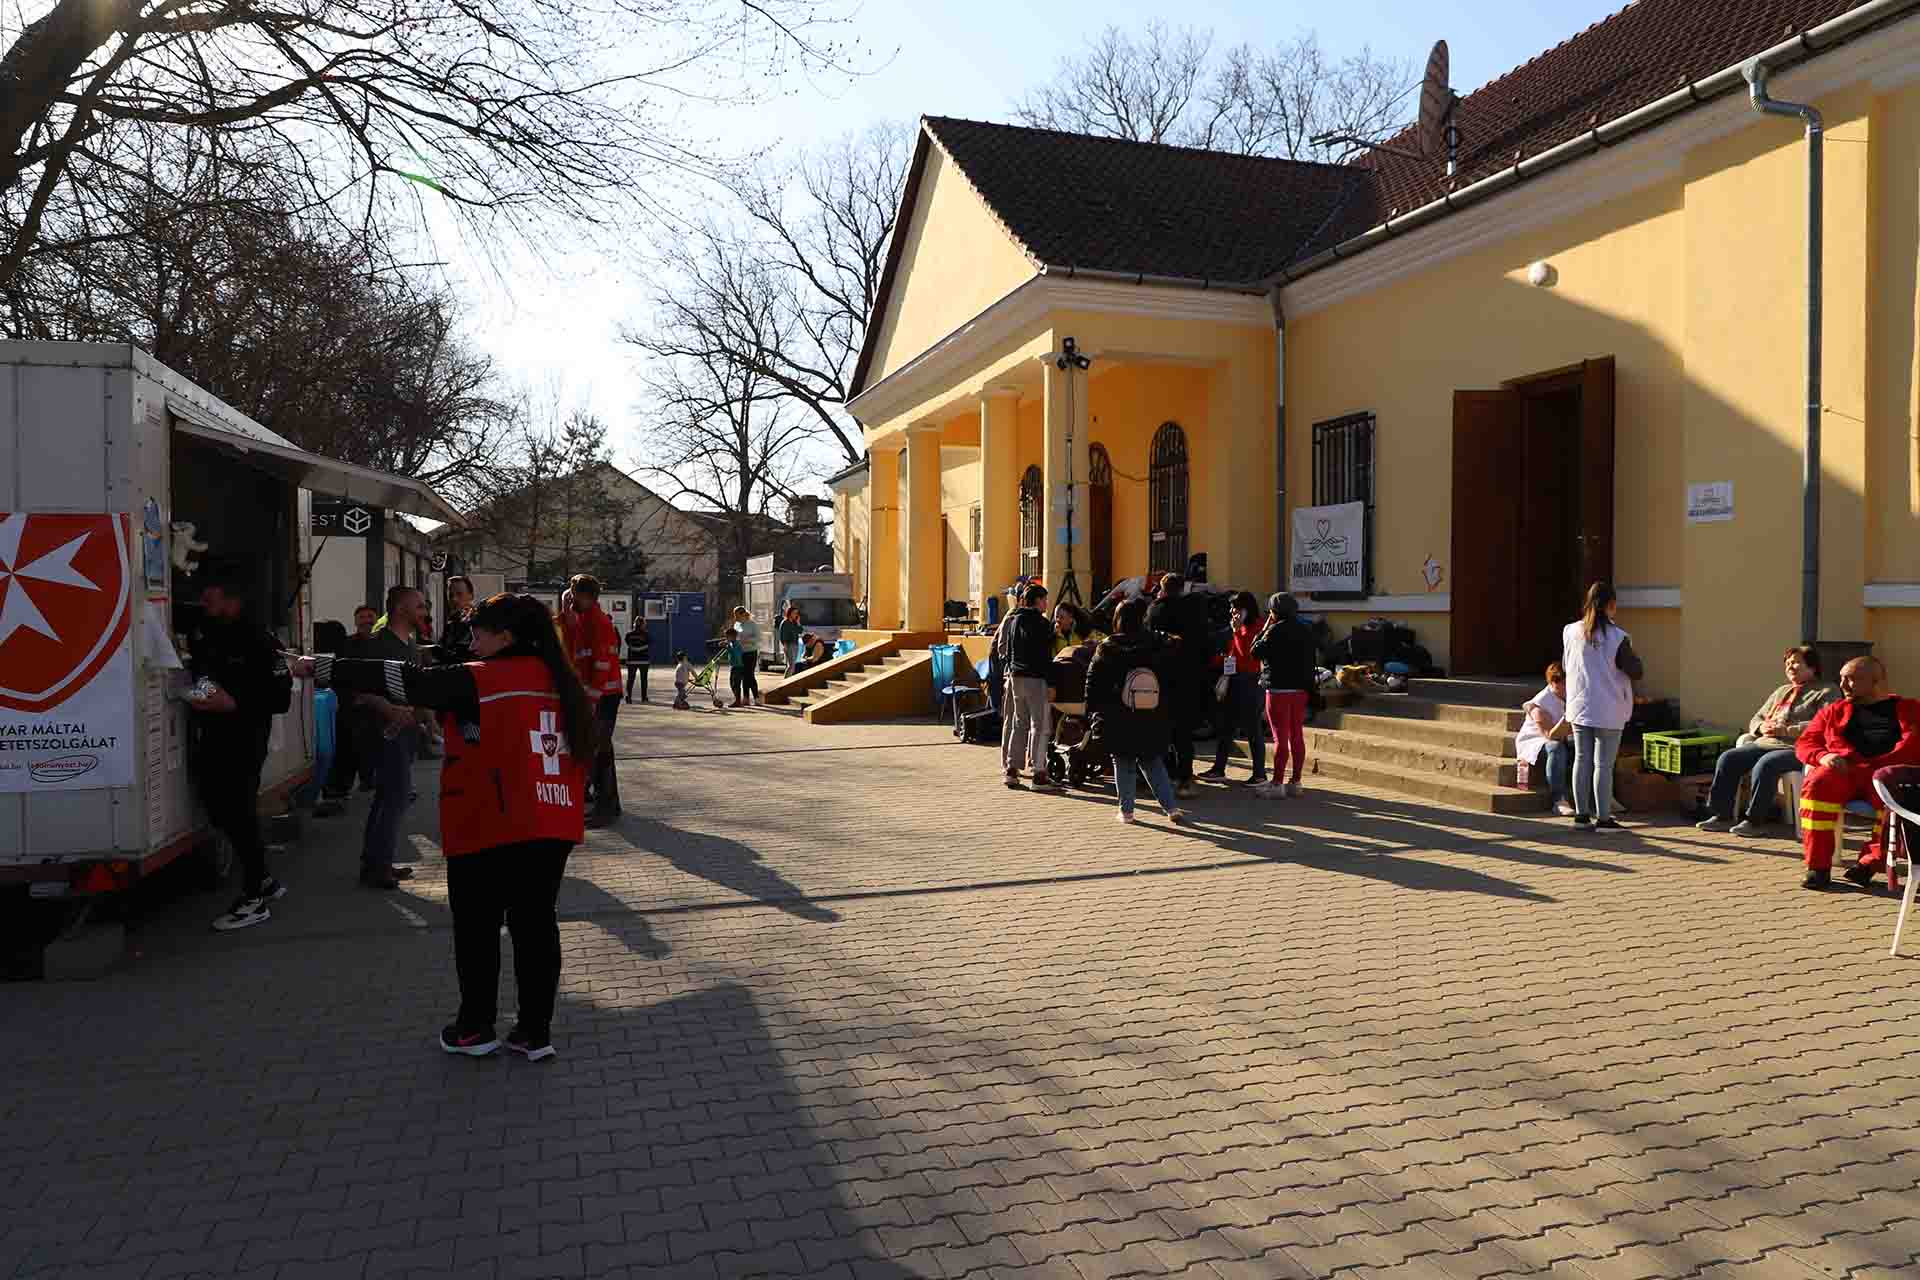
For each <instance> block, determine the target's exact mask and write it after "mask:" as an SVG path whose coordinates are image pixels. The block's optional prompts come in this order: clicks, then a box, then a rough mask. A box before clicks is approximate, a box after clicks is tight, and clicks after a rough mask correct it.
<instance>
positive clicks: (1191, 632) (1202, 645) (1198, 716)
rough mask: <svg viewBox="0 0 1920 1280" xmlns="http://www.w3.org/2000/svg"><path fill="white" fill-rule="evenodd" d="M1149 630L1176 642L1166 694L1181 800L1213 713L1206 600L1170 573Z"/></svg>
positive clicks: (1190, 791)
mask: <svg viewBox="0 0 1920 1280" xmlns="http://www.w3.org/2000/svg"><path fill="white" fill-rule="evenodd" d="M1116 625H1117V624H1116ZM1147 627H1148V628H1149V629H1150V630H1153V631H1158V632H1160V633H1161V634H1162V635H1164V636H1166V637H1167V638H1169V639H1170V640H1172V641H1173V655H1172V658H1171V666H1170V667H1169V671H1168V674H1169V676H1170V683H1169V684H1168V686H1167V687H1166V689H1164V690H1163V693H1164V694H1165V696H1166V700H1167V702H1168V704H1169V708H1168V711H1169V715H1170V716H1171V720H1170V725H1171V728H1172V731H1173V757H1174V758H1173V790H1174V794H1175V795H1177V796H1190V795H1192V794H1193V731H1194V729H1195V728H1196V727H1198V725H1199V724H1200V723H1201V722H1202V721H1204V720H1206V719H1207V718H1208V717H1209V716H1211V715H1212V714H1213V697H1212V691H1213V681H1212V680H1210V679H1209V678H1208V674H1207V673H1208V666H1209V664H1210V663H1211V661H1212V658H1213V645H1212V638H1211V636H1210V635H1209V630H1210V628H1209V625H1208V620H1207V599H1206V597H1205V596H1204V595H1202V594H1200V593H1198V592H1194V591H1190V590H1188V588H1187V580H1186V579H1185V578H1183V577H1182V576H1180V575H1179V574H1177V573H1170V574H1168V575H1167V576H1166V577H1164V578H1162V579H1160V591H1159V596H1158V598H1157V599H1155V600H1154V602H1153V605H1152V606H1151V607H1150V608H1149V609H1148V610H1147Z"/></svg>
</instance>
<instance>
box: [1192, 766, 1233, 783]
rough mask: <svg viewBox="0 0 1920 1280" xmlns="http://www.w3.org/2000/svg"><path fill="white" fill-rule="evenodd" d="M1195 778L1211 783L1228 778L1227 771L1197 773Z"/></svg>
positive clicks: (1211, 770)
mask: <svg viewBox="0 0 1920 1280" xmlns="http://www.w3.org/2000/svg"><path fill="white" fill-rule="evenodd" d="M1193 776H1194V777H1196V778H1205V779H1207V780H1208V781H1209V782H1218V781H1219V780H1220V779H1222V778H1224V777H1226V776H1227V771H1226V770H1225V769H1208V770H1206V771H1205V772H1204V773H1196V774H1194V775H1193Z"/></svg>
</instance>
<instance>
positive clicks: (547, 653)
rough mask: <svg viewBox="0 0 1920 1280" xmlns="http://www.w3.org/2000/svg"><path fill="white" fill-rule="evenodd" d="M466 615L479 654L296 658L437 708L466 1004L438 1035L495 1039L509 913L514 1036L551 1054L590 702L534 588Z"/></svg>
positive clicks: (523, 1048) (466, 1041)
mask: <svg viewBox="0 0 1920 1280" xmlns="http://www.w3.org/2000/svg"><path fill="white" fill-rule="evenodd" d="M472 625H473V652H474V653H475V654H476V655H478V660H477V661H474V662H467V663H462V664H460V665H457V666H451V667H422V666H418V665H416V664H413V663H407V662H378V661H369V660H360V659H350V658H340V659H335V658H327V657H317V658H301V659H297V660H296V661H295V662H293V663H291V664H290V665H291V666H292V667H293V669H294V670H295V671H296V672H299V673H303V674H304V673H309V672H310V673H311V674H312V675H313V676H314V678H315V680H316V681H318V683H320V684H321V685H331V686H332V687H333V688H336V689H341V690H344V691H347V692H350V693H359V694H367V695H372V696H375V697H384V698H386V699H388V700H389V701H391V702H394V703H396V704H404V705H408V706H415V707H428V708H431V709H432V710H435V711H438V712H440V714H441V721H442V723H443V724H444V726H445V728H446V739H447V758H446V764H445V766H444V767H443V768H442V770H441V773H440V844H441V848H442V850H443V851H444V852H445V854H446V856H447V898H448V903H449V905H450V906H451V907H452V909H453V939H454V941H453V947H454V966H455V968H456V969H457V970H458V973H459V978H460V1011H459V1013H458V1014H456V1015H455V1017H454V1020H453V1022H452V1024H451V1025H449V1026H447V1027H445V1028H443V1029H442V1030H441V1032H440V1047H441V1048H442V1049H445V1050H446V1051H447V1052H448V1053H459V1054H467V1055H470V1056H474V1057H478V1056H481V1055H484V1054H488V1053H492V1052H493V1051H494V1050H495V1049H497V1048H499V1045H500V1042H499V1039H498V1038H497V1037H496V1036H495V1035H494V1020H495V1018H496V1016H497V1013H498V1010H497V1008H496V1004H497V1000H498V997H499V986H500V925H501V922H502V921H503V920H504V921H505V923H506V926H507V929H508V931H509V932H510V933H512V935H513V950H514V958H515V964H514V969H515V973H516V976H517V978H518V981H519V986H520V1017H519V1021H518V1023H517V1024H516V1025H515V1026H514V1028H513V1030H512V1031H510V1032H508V1034H507V1047H508V1048H510V1049H513V1050H515V1051H516V1052H518V1053H521V1054H523V1055H525V1056H526V1057H528V1058H529V1059H532V1060H534V1061H538V1060H540V1059H543V1058H550V1057H552V1056H553V1054H554V1049H553V1042H552V1036H551V1031H552V1021H553V1005H554V999H555V995H556V993H557V991H558V990H559V986H560V925H559V921H558V919H557V917H556V916H555V914H554V902H555V899H556V898H557V897H558V895H559V891H560V881H561V878H562V877H563V876H564V875H565V874H566V865H567V855H568V854H569V853H571V852H572V850H573V846H575V845H577V844H579V843H580V841H581V839H582V838H583V836H584V834H585V832H584V829H583V824H584V817H585V811H584V796H583V792H584V791H585V789H586V769H587V762H588V760H589V759H591V758H592V755H593V750H594V734H595V729H594V723H593V705H592V700H591V698H590V697H589V695H588V693H587V691H586V689H584V688H583V687H582V686H581V683H580V678H579V676H577V675H576V674H575V673H574V669H573V666H572V664H571V663H569V662H568V661H567V655H566V654H565V653H563V652H562V651H561V648H560V644H559V642H558V636H557V634H556V631H555V628H554V625H553V616H552V615H551V614H550V613H549V612H548V611H547V607H546V606H545V605H544V604H542V603H540V602H539V601H538V600H536V599H534V598H533V597H532V596H524V595H520V596H508V595H498V596H494V597H493V598H491V599H489V600H487V601H486V602H485V603H484V604H482V605H480V606H479V608H477V609H475V610H474V613H473V618H472Z"/></svg>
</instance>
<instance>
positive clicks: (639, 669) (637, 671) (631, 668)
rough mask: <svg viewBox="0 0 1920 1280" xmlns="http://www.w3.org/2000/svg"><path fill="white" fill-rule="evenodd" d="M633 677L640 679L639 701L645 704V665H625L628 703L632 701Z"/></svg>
mask: <svg viewBox="0 0 1920 1280" xmlns="http://www.w3.org/2000/svg"><path fill="white" fill-rule="evenodd" d="M635 676H639V677H640V701H642V702H645V701H646V700H647V664H646V663H644V662H629V663H628V664H627V701H628V702H632V701H633V678H634V677H635Z"/></svg>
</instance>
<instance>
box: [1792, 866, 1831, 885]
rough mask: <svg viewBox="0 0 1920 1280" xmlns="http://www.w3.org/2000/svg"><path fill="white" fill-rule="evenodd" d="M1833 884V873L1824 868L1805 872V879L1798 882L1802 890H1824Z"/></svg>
mask: <svg viewBox="0 0 1920 1280" xmlns="http://www.w3.org/2000/svg"><path fill="white" fill-rule="evenodd" d="M1832 884H1833V873H1832V872H1831V871H1829V870H1827V868H1825V867H1821V868H1819V869H1817V870H1814V871H1809V872H1807V878H1806V879H1805V880H1802V881H1801V882H1800V887H1801V888H1802V889H1825V888H1828V887H1830V886H1831V885H1832Z"/></svg>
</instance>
